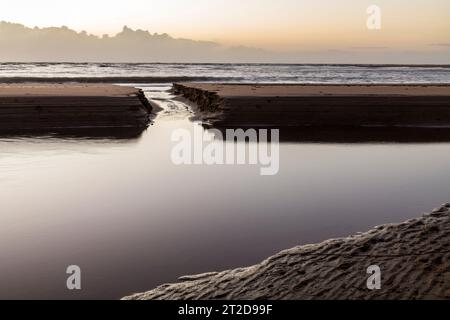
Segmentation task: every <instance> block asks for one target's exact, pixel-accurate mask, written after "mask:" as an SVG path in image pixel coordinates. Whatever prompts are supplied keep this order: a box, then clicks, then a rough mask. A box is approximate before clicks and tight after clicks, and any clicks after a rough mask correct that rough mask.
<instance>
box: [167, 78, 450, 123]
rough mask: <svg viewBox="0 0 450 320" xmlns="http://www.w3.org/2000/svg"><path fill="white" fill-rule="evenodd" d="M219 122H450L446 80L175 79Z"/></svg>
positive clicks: (202, 113) (202, 112)
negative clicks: (365, 82) (270, 81)
mask: <svg viewBox="0 0 450 320" xmlns="http://www.w3.org/2000/svg"><path fill="white" fill-rule="evenodd" d="M174 92H175V93H177V94H179V95H181V96H183V97H184V98H186V99H188V100H189V101H191V102H193V103H195V105H196V106H197V112H198V115H199V118H200V119H202V120H204V121H205V122H208V123H210V124H212V125H213V126H217V127H227V126H228V127H236V126H245V127H251V126H254V127H265V126H311V125H314V126H330V125H331V126H336V125H337V126H430V127H431V126H450V86H449V85H300V84H276V85H275V84H274V85H272V84H267V85H266V84H259V85H258V84H205V83H180V84H174Z"/></svg>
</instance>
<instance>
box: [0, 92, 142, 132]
mask: <svg viewBox="0 0 450 320" xmlns="http://www.w3.org/2000/svg"><path fill="white" fill-rule="evenodd" d="M150 112H151V106H150V104H149V102H148V101H147V99H146V98H145V96H144V94H143V92H142V91H141V90H139V89H136V88H131V87H123V86H115V85H107V84H89V85H86V84H2V85H0V130H1V131H22V130H46V129H60V128H66V129H68V128H70V129H77V128H124V127H133V128H135V127H146V126H147V125H148V123H149V114H150Z"/></svg>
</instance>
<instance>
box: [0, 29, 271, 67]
mask: <svg viewBox="0 0 450 320" xmlns="http://www.w3.org/2000/svg"><path fill="white" fill-rule="evenodd" d="M268 55H269V53H268V52H265V51H264V50H260V49H252V48H246V47H235V48H226V47H223V46H221V45H219V44H217V43H214V42H209V41H194V40H188V39H174V38H172V37H171V36H169V35H167V34H157V33H153V34H152V33H150V32H148V31H144V30H132V29H130V28H128V27H126V26H125V27H123V30H122V32H120V33H118V34H116V35H115V36H108V35H104V36H103V37H97V36H94V35H90V34H88V33H86V32H85V31H83V32H76V31H74V30H71V29H69V28H68V27H65V26H63V27H60V28H56V27H51V28H37V27H35V28H28V27H26V26H24V25H21V24H16V23H9V22H4V21H2V22H0V61H46V62H49V61H52V62H53V61H54V62H59V61H64V62H72V61H74V62H79V61H82V62H91V61H92V62H97V61H101V62H194V61H196V62H208V61H211V62H212V61H225V62H226V61H246V60H249V61H258V60H261V61H262V60H265V58H267V57H268Z"/></svg>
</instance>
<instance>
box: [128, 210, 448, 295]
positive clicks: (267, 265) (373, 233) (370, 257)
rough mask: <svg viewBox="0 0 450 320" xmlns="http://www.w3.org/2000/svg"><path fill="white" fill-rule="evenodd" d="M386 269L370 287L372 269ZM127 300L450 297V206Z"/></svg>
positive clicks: (182, 279)
mask: <svg viewBox="0 0 450 320" xmlns="http://www.w3.org/2000/svg"><path fill="white" fill-rule="evenodd" d="M371 265H378V266H380V268H381V271H382V277H381V282H382V288H381V290H374V291H371V290H369V289H367V279H368V278H369V275H368V274H367V268H368V267H369V266H371ZM180 281H183V282H181V283H178V284H170V285H163V286H161V287H159V288H157V289H154V290H152V291H149V292H146V293H142V294H136V295H134V296H130V297H127V298H125V299H138V300H154V299H175V300H178V299H194V300H196V299H208V300H209V299H238V300H241V299H242V300H243V299H271V300H278V299H283V300H297V299H390V300H394V299H449V298H450V204H446V205H444V206H442V207H441V208H439V209H436V210H434V211H433V212H432V213H430V214H427V215H424V216H423V217H421V218H418V219H413V220H409V221H406V222H404V223H401V224H389V225H384V226H380V227H376V228H374V229H372V230H370V231H368V232H366V233H363V234H358V235H354V236H350V237H347V238H343V239H335V240H329V241H326V242H323V243H320V244H314V245H306V246H300V247H297V248H293V249H290V250H286V251H283V252H281V253H279V254H277V255H275V256H273V257H271V258H269V259H267V260H266V261H264V262H262V263H260V264H258V265H255V266H252V267H249V268H242V269H235V270H229V271H224V272H220V273H209V274H204V275H198V276H186V277H182V278H180Z"/></svg>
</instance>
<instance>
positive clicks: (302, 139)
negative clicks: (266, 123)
mask: <svg viewBox="0 0 450 320" xmlns="http://www.w3.org/2000/svg"><path fill="white" fill-rule="evenodd" d="M205 129H206V130H208V129H210V127H209V126H205ZM214 129H218V130H219V131H220V132H221V133H222V135H223V136H224V137H226V130H227V129H229V127H227V128H223V127H214ZM242 129H244V130H246V129H248V128H242ZM259 129H279V130H280V142H282V143H283V142H284V143H309V142H313V143H352V144H354V143H436V142H450V128H446V127H442V128H438V127H436V128H432V127H431V128H428V127H339V126H336V127H330V126H328V127H320V126H311V127H307V126H303V127H283V128H259ZM257 132H258V131H257Z"/></svg>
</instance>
